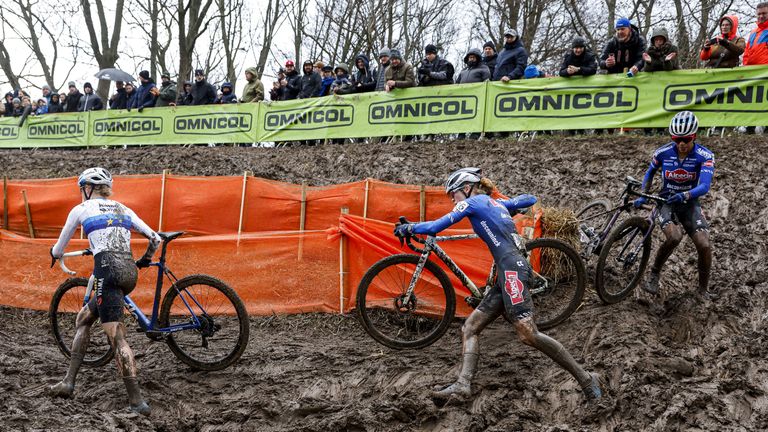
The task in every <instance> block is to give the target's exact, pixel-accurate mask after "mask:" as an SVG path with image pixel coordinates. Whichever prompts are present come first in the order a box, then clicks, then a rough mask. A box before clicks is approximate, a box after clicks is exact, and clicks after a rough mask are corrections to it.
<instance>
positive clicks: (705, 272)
mask: <svg viewBox="0 0 768 432" xmlns="http://www.w3.org/2000/svg"><path fill="white" fill-rule="evenodd" d="M691 240H693V244H694V245H695V246H696V252H697V253H698V255H699V259H698V266H699V292H700V293H706V292H707V291H708V288H709V270H710V268H712V245H711V244H710V242H709V233H708V232H707V231H706V230H701V231H698V232H696V233H694V234H693V236H691Z"/></svg>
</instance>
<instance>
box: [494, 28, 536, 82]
mask: <svg viewBox="0 0 768 432" xmlns="http://www.w3.org/2000/svg"><path fill="white" fill-rule="evenodd" d="M527 65H528V52H527V51H526V50H525V47H524V46H523V44H522V42H520V38H519V37H518V36H517V31H516V30H507V31H505V32H504V49H502V50H501V52H499V54H498V56H497V57H496V69H494V71H493V81H502V82H507V81H509V80H516V79H520V78H522V77H523V73H524V71H525V67H526V66H527Z"/></svg>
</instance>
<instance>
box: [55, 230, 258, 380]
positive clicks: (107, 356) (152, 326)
mask: <svg viewBox="0 0 768 432" xmlns="http://www.w3.org/2000/svg"><path fill="white" fill-rule="evenodd" d="M158 234H159V235H160V237H161V238H162V240H163V244H162V252H161V253H160V260H159V261H158V262H153V263H151V264H150V266H152V267H157V283H156V285H155V298H154V303H153V306H152V315H151V316H150V317H147V316H146V315H145V314H144V313H143V312H142V311H141V309H139V307H138V306H137V305H136V303H134V301H133V300H131V298H130V297H129V296H125V307H126V309H127V310H128V311H129V313H130V314H132V315H133V316H134V317H135V318H136V321H137V323H138V328H137V329H136V331H137V332H140V333H144V334H145V335H146V336H147V337H148V338H149V339H151V340H153V341H165V342H166V343H167V344H168V347H169V348H170V349H171V352H173V354H174V355H175V356H176V357H177V358H178V359H179V360H181V361H182V362H183V363H185V364H187V365H189V366H190V367H192V368H194V369H199V370H205V371H215V370H221V369H224V368H226V367H228V366H230V365H231V364H232V363H234V362H236V361H237V360H238V359H239V358H240V356H241V355H242V354H243V351H245V347H246V345H247V344H248V333H249V322H248V313H247V312H246V310H245V305H244V304H243V302H242V300H240V297H239V296H238V295H237V293H236V292H235V291H234V290H233V289H232V288H230V287H229V286H227V284H225V283H224V282H222V281H221V280H219V279H216V278H214V277H212V276H208V275H202V274H196V275H191V276H187V277H184V278H182V279H177V278H176V276H174V274H173V273H172V272H171V270H170V269H169V268H168V266H167V265H166V263H165V254H166V249H167V246H168V243H170V242H171V241H172V240H173V239H175V238H177V237H179V236H181V235H182V234H183V232H169V233H158ZM90 254H91V251H90V250H87V249H86V250H82V251H76V252H68V253H66V254H64V257H62V258H61V259H60V260H59V265H60V266H61V268H62V270H64V271H65V272H66V273H68V274H70V275H75V272H73V271H71V270H69V269H68V268H67V267H66V265H65V264H64V259H65V257H73V256H83V255H90ZM164 277H165V278H167V279H168V280H169V281H170V283H171V286H170V288H169V289H168V291H166V293H165V297H163V301H162V304H161V303H160V296H161V293H162V289H163V280H164ZM93 280H94V278H93V276H91V277H90V279H85V278H82V277H80V278H69V279H67V280H66V281H64V283H62V284H61V285H59V287H58V288H57V289H56V292H55V293H54V295H53V299H51V305H50V308H49V311H48V313H49V317H50V320H51V330H52V332H53V337H54V339H55V340H56V344H57V345H58V347H59V349H60V350H61V352H62V353H63V354H64V356H66V357H67V358H69V356H70V349H71V346H72V339H73V338H74V336H75V330H76V326H75V318H76V317H77V313H78V312H79V311H80V309H82V307H83V306H84V305H85V304H87V303H88V301H89V300H90V299H91V296H92V295H94V293H93ZM113 356H114V351H113V349H112V347H111V346H110V345H109V342H108V340H107V335H106V334H105V333H104V330H103V329H102V328H101V326H100V325H99V326H96V325H94V326H93V327H92V328H91V338H90V342H89V344H88V349H87V351H86V354H85V358H84V359H83V363H84V364H87V365H89V366H103V365H105V364H107V363H108V362H109V361H110V360H111V359H112V357H113Z"/></svg>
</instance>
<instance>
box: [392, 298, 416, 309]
mask: <svg viewBox="0 0 768 432" xmlns="http://www.w3.org/2000/svg"><path fill="white" fill-rule="evenodd" d="M404 299H405V294H402V295H399V296H397V297H395V309H397V311H398V312H400V313H402V314H406V313H409V312H413V311H415V310H416V295H414V294H411V299H410V301H408V303H405V302H404V301H403V300H404Z"/></svg>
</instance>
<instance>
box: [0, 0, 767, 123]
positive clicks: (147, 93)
mask: <svg viewBox="0 0 768 432" xmlns="http://www.w3.org/2000/svg"><path fill="white" fill-rule="evenodd" d="M756 11H757V27H756V28H755V29H754V30H752V31H751V33H750V34H749V36H748V37H747V38H746V39H745V38H743V37H741V36H739V33H738V25H739V19H738V17H737V16H735V15H727V16H724V17H722V18H721V19H720V22H719V32H718V34H717V35H716V36H715V37H713V38H711V39H709V40H707V41H706V42H705V43H704V45H703V47H702V48H701V50H700V55H699V58H700V60H701V61H702V62H704V67H706V68H733V67H737V66H739V65H742V64H743V65H755V64H768V2H762V3H759V4H757V6H756ZM502 36H503V40H504V44H503V47H501V48H502V49H501V50H499V51H497V47H496V46H495V45H494V43H493V42H490V41H489V42H486V43H485V44H484V45H483V48H482V50H481V49H480V48H475V47H473V48H470V49H469V50H467V52H466V55H464V57H463V63H464V66H463V68H462V69H461V70H459V71H458V73H457V72H456V71H455V68H454V65H453V64H451V62H449V61H448V60H446V59H445V58H443V57H441V56H440V55H439V54H438V53H439V51H440V50H439V49H438V47H437V46H435V45H433V44H428V45H426V46H425V47H424V57H423V59H422V60H421V61H419V62H418V63H417V64H415V65H412V64H411V63H409V62H408V61H406V60H405V59H403V56H402V54H401V52H400V51H399V50H397V49H388V48H382V49H381V50H379V52H378V57H377V59H378V61H377V62H374V61H372V59H370V58H369V57H368V56H367V55H366V54H359V55H358V56H357V57H355V59H354V63H353V67H354V70H351V69H350V67H349V65H348V64H346V63H338V64H336V65H334V66H331V65H326V64H324V63H323V62H322V61H311V60H307V61H305V62H304V63H303V64H302V67H301V71H299V70H297V69H296V65H295V64H294V62H293V61H292V60H288V61H286V62H285V65H284V68H280V69H279V71H278V73H277V79H276V80H275V81H274V82H273V83H272V88H271V89H270V90H269V98H270V99H271V100H273V101H283V100H292V99H306V98H313V97H321V96H327V95H331V94H334V95H344V94H354V93H364V92H372V91H387V92H390V91H393V90H395V89H402V88H408V87H415V86H439V85H445V84H454V83H457V84H465V83H478V82H483V81H486V80H492V81H500V82H508V81H510V80H517V79H528V78H539V77H545V76H549V75H547V74H545V73H544V72H542V71H541V70H540V69H539V68H538V67H537V65H533V64H528V53H527V51H526V49H525V46H524V45H523V43H522V40H521V39H520V36H519V35H518V33H517V31H515V30H514V29H508V30H506V31H505V32H504V34H503V35H502ZM678 54H679V52H678V48H677V47H676V46H675V45H674V44H672V43H671V42H670V40H669V34H668V32H667V30H666V29H665V28H663V27H657V28H653V29H652V31H651V34H650V43H648V42H647V41H646V39H645V37H643V35H642V34H641V33H640V31H639V29H638V28H637V26H635V25H634V24H632V22H631V21H630V20H629V19H627V18H619V19H618V20H616V23H615V33H614V35H613V37H611V38H610V39H609V40H608V41H606V43H605V44H604V47H603V49H602V51H601V54H600V55H599V56H597V55H596V54H595V53H594V52H593V51H592V50H591V49H590V47H589V46H588V44H587V41H586V39H585V38H583V37H581V36H577V37H575V38H574V39H573V40H572V41H571V44H570V49H569V50H568V52H567V53H566V54H565V57H564V59H563V61H562V64H561V67H560V68H559V71H558V72H556V73H557V74H558V75H559V76H561V77H566V78H567V77H572V76H590V75H595V74H597V73H606V74H626V75H627V76H629V77H632V76H635V75H637V74H639V73H645V72H655V71H669V70H675V69H680V60H681V59H680V57H679V55H678ZM160 78H161V82H160V84H159V85H158V84H156V83H155V81H154V80H153V79H152V77H151V76H150V74H149V72H148V71H141V72H139V74H138V80H137V84H138V86H136V85H134V83H133V82H125V83H123V82H117V83H116V90H115V92H114V93H113V94H112V96H111V97H110V98H109V100H107V101H102V99H101V98H100V97H99V96H98V95H96V93H94V90H93V86H92V85H91V83H88V82H86V83H84V84H83V86H82V93H81V92H80V90H79V89H78V88H77V85H76V83H75V82H74V81H70V82H69V85H68V87H69V88H68V92H66V93H64V92H62V93H59V94H57V93H56V92H55V91H52V89H51V88H50V87H49V86H47V85H44V86H43V87H42V96H41V97H40V98H39V99H37V100H36V101H35V100H32V99H31V98H30V96H29V95H28V94H27V93H26V92H25V91H24V90H21V89H17V90H16V91H14V92H8V93H6V94H5V98H4V101H3V102H4V103H2V104H0V114H2V115H4V116H13V117H26V116H28V115H43V114H49V113H59V112H83V111H91V110H102V109H127V110H134V109H135V110H137V111H139V112H142V111H143V110H144V109H147V108H152V107H166V106H176V105H207V104H229V103H238V102H240V103H250V102H259V101H262V100H264V99H265V92H264V86H263V84H262V82H261V80H260V79H259V78H258V71H257V69H256V68H254V67H251V68H248V69H246V70H245V80H246V81H247V84H246V85H245V88H244V89H243V93H242V96H241V97H240V98H238V97H237V96H236V95H235V94H234V88H233V86H232V84H231V83H230V82H223V83H222V84H221V85H220V86H219V89H218V91H217V89H216V87H214V85H212V84H211V83H209V82H208V81H207V80H206V76H205V73H204V71H203V70H202V69H197V70H195V73H194V81H184V83H183V84H182V87H181V88H180V89H179V88H178V87H177V84H176V82H174V81H172V80H171V76H170V74H168V73H167V72H163V73H162V74H161V75H160Z"/></svg>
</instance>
